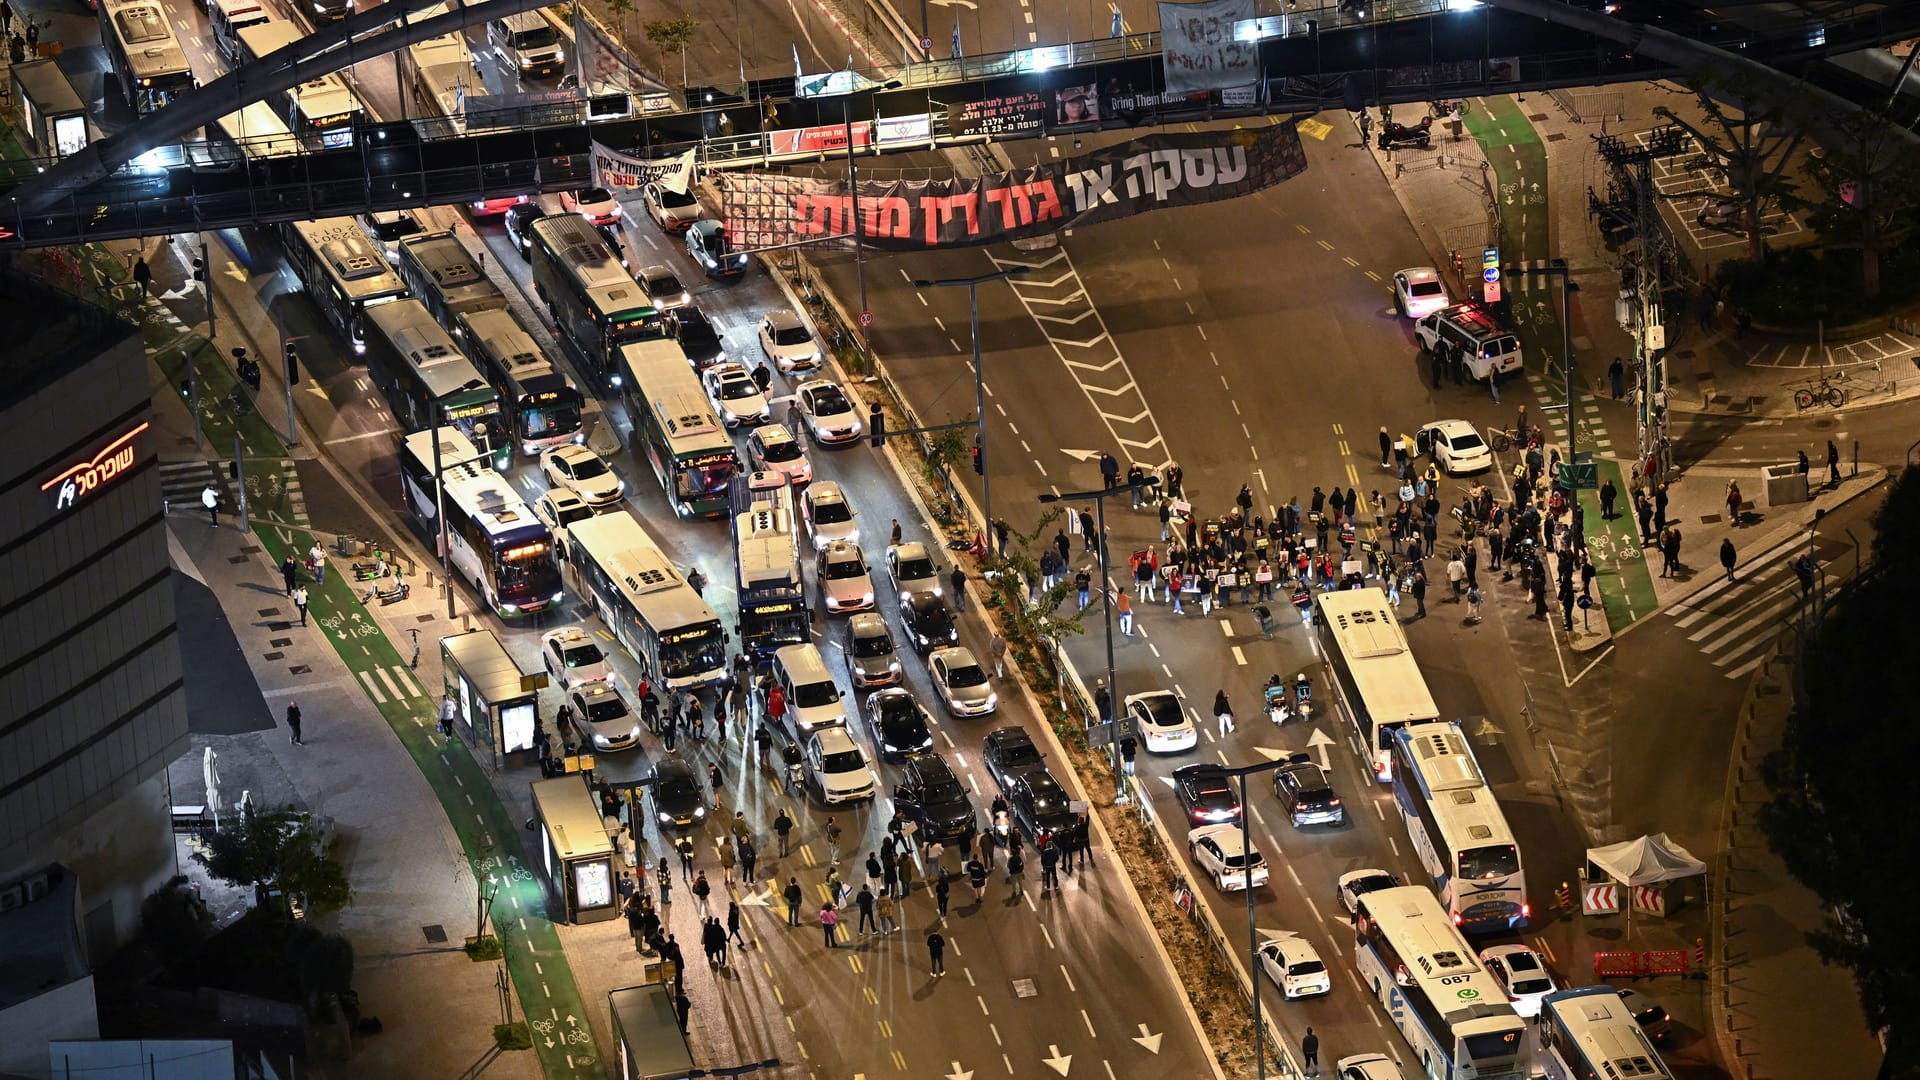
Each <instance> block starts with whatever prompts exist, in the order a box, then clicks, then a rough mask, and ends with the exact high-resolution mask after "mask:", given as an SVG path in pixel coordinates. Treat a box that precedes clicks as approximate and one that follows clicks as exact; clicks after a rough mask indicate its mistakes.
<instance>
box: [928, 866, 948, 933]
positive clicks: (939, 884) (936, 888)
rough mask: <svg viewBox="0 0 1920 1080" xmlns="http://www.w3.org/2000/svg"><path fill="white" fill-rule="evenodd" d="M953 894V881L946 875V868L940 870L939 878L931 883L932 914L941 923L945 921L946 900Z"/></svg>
mask: <svg viewBox="0 0 1920 1080" xmlns="http://www.w3.org/2000/svg"><path fill="white" fill-rule="evenodd" d="M952 894H953V881H952V879H951V877H950V876H949V875H948V874H947V868H946V867H944V866H943V867H941V868H940V878H939V880H937V881H935V882H934V883H933V904H934V912H935V914H936V915H937V916H938V917H939V919H940V921H941V922H943V923H944V922H946V921H947V899H948V898H949V897H950V896H951V895H952Z"/></svg>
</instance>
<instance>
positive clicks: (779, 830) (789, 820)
mask: <svg viewBox="0 0 1920 1080" xmlns="http://www.w3.org/2000/svg"><path fill="white" fill-rule="evenodd" d="M773 832H774V835H776V836H778V837H779V838H780V857H781V858H785V857H786V854H787V837H788V835H789V834H790V833H792V832H793V817H792V816H791V815H790V814H788V813H787V808H786V807H784V806H783V807H781V808H780V812H779V813H778V814H776V815H774V818H773Z"/></svg>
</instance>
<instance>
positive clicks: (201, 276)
mask: <svg viewBox="0 0 1920 1080" xmlns="http://www.w3.org/2000/svg"><path fill="white" fill-rule="evenodd" d="M193 280H195V281H198V282H201V283H202V284H204V283H205V282H206V280H207V263H206V260H204V259H195V260H193Z"/></svg>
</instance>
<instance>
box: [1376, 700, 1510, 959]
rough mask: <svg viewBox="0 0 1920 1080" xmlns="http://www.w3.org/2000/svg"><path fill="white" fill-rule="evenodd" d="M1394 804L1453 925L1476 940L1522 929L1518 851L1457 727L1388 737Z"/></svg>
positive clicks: (1415, 728)
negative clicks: (1476, 935)
mask: <svg viewBox="0 0 1920 1080" xmlns="http://www.w3.org/2000/svg"><path fill="white" fill-rule="evenodd" d="M1393 801H1394V804H1395V805H1396V806H1398V807H1399V808H1400V820H1401V821H1403V822H1405V823H1406V826H1407V837H1408V839H1410V840H1412V841H1413V850H1414V853H1415V854H1417V855H1419V856H1420V864H1421V865H1422V866H1425V867H1426V868H1427V875H1428V876H1429V877H1431V878H1432V879H1433V887H1434V889H1435V890H1436V891H1438V892H1439V894H1440V902H1441V903H1442V904H1444V905H1445V906H1446V908H1447V911H1448V912H1449V913H1450V914H1451V915H1452V916H1453V922H1454V925H1455V926H1458V927H1460V928H1461V929H1462V930H1464V931H1466V932H1467V933H1469V934H1474V933H1486V932H1489V931H1493V930H1518V929H1520V928H1522V927H1524V926H1526V925H1527V920H1528V918H1530V917H1531V916H1532V914H1533V908H1532V906H1531V905H1529V904H1528V903H1527V884H1526V877H1525V875H1524V874H1523V873H1522V871H1521V867H1520V845H1519V844H1516V843H1514V841H1513V831H1512V830H1511V829H1509V828H1507V817H1506V815H1505V814H1503V813H1501V812H1500V804H1499V802H1498V801H1496V800H1495V799H1494V797H1493V790H1492V789H1491V788H1489V787H1487V781H1486V779H1485V778H1484V777H1483V776H1481V775H1480V765H1479V763H1478V762H1476V761H1475V760H1474V759H1473V751H1472V749H1471V748H1469V747H1468V746H1467V737H1466V735H1465V734H1463V733H1462V732H1461V730H1460V725H1459V724H1453V723H1433V724H1408V725H1406V726H1404V727H1401V728H1397V729H1395V730H1394V732H1393Z"/></svg>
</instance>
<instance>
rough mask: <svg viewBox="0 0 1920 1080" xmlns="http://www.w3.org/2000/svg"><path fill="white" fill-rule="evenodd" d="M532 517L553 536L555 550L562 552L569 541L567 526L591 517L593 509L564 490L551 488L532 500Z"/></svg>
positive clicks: (579, 498) (584, 501)
mask: <svg viewBox="0 0 1920 1080" xmlns="http://www.w3.org/2000/svg"><path fill="white" fill-rule="evenodd" d="M533 516H534V517H537V518H539V519H540V523H541V524H542V525H545V526H546V527H547V531H548V532H550V533H552V534H553V543H554V547H555V549H556V550H562V549H564V548H565V546H566V544H567V542H568V539H569V537H568V536H567V526H569V525H572V524H573V523H574V522H576V521H585V520H587V519H588V518H590V517H592V516H593V507H591V506H588V505H587V500H585V499H583V498H581V497H580V496H578V495H575V494H574V493H573V492H571V491H568V490H567V489H566V488H553V489H551V490H549V491H547V492H546V494H544V495H541V496H540V497H539V498H537V499H535V500H533Z"/></svg>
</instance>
